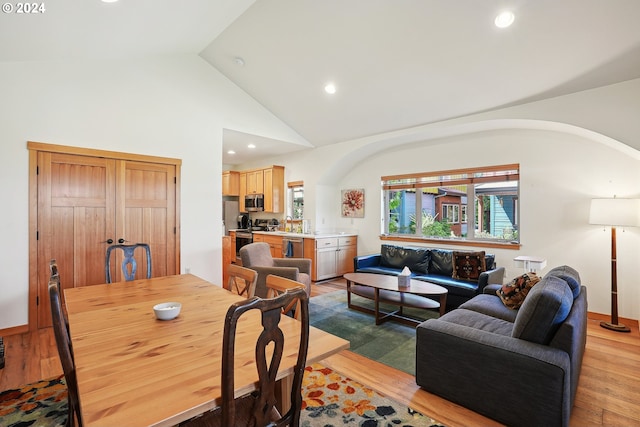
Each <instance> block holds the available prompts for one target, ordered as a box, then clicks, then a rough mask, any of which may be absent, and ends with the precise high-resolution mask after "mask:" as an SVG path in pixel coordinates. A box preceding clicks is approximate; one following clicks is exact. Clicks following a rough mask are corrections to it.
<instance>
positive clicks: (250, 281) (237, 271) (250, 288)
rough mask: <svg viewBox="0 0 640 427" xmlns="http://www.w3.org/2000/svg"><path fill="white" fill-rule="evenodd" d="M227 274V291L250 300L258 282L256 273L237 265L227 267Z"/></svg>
mask: <svg viewBox="0 0 640 427" xmlns="http://www.w3.org/2000/svg"><path fill="white" fill-rule="evenodd" d="M227 272H228V274H229V282H228V283H227V288H226V289H227V290H228V291H231V292H234V293H236V294H238V295H240V296H243V297H245V298H251V297H253V296H254V295H255V293H256V282H257V281H258V272H257V271H255V270H251V269H250V268H246V267H242V266H239V265H237V264H229V265H227Z"/></svg>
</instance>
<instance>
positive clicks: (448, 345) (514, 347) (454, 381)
mask: <svg viewBox="0 0 640 427" xmlns="http://www.w3.org/2000/svg"><path fill="white" fill-rule="evenodd" d="M499 287H500V286H498V285H495V286H494V285H491V286H488V287H486V288H485V289H484V293H483V294H482V295H478V296H476V297H474V298H473V299H471V300H469V301H468V302H466V303H464V304H462V305H461V306H460V307H459V308H458V309H456V310H453V311H451V312H449V313H447V314H445V315H444V316H442V317H440V318H439V319H431V320H427V321H425V322H423V323H421V324H420V325H419V326H418V327H417V329H416V337H417V342H416V382H417V384H418V385H419V386H421V387H422V388H424V389H425V390H427V391H429V392H431V393H434V394H437V395H439V396H442V397H444V398H445V399H448V400H451V401H453V402H456V403H458V404H460V405H462V406H464V407H466V408H469V409H471V410H473V411H476V412H478V413H481V414H483V415H485V416H487V417H490V418H493V419H495V420H497V421H499V422H502V423H505V424H507V425H509V426H568V425H569V417H570V415H571V408H572V407H573V403H574V399H575V395H576V389H577V387H578V379H579V377H580V369H581V365H582V358H583V354H584V349H585V344H586V328H587V326H586V325H587V289H586V287H585V286H582V285H581V283H580V276H579V275H578V272H577V271H575V270H574V269H572V268H571V267H568V266H562V267H557V268H554V269H552V270H551V271H549V272H548V273H547V274H546V275H545V276H544V277H543V278H542V280H541V281H540V282H538V283H537V284H535V285H534V286H533V287H532V288H531V290H530V291H529V293H528V294H527V296H526V298H525V299H524V302H523V303H522V306H520V308H519V309H517V310H512V309H510V308H507V307H506V306H505V305H504V304H503V303H502V300H501V299H500V298H499V297H498V296H497V295H496V290H497V289H499Z"/></svg>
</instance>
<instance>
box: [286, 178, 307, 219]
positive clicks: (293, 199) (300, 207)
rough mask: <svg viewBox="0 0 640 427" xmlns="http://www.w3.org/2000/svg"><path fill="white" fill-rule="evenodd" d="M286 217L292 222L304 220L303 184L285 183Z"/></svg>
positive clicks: (296, 182) (300, 182)
mask: <svg viewBox="0 0 640 427" xmlns="http://www.w3.org/2000/svg"><path fill="white" fill-rule="evenodd" d="M287 193H288V194H287V200H288V203H287V215H289V216H290V217H291V218H292V220H294V221H296V220H302V219H303V218H304V182H303V181H293V182H287Z"/></svg>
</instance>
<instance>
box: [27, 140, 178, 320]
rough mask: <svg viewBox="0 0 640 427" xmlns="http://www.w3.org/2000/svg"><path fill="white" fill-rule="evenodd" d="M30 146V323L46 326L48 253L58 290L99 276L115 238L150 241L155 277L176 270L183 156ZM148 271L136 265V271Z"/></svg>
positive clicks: (95, 281) (100, 279)
mask: <svg viewBox="0 0 640 427" xmlns="http://www.w3.org/2000/svg"><path fill="white" fill-rule="evenodd" d="M28 148H29V149H30V150H32V151H31V153H32V154H30V171H31V173H32V175H31V176H34V177H35V180H34V181H33V182H35V185H33V182H30V190H29V195H30V196H29V197H30V208H29V217H30V218H29V221H30V224H33V225H34V229H35V230H33V232H32V231H30V242H31V243H30V251H29V252H30V263H29V276H30V280H29V327H30V329H33V328H35V327H37V328H43V327H47V326H51V314H50V308H49V306H50V304H49V293H48V288H47V287H48V283H49V261H50V260H51V259H52V258H55V259H56V260H57V262H58V267H59V270H60V277H61V286H62V288H63V289H65V288H70V287H79V286H87V285H95V284H101V283H104V282H105V281H106V278H105V255H106V250H107V247H108V246H109V245H110V244H117V243H119V240H120V239H122V240H123V241H124V242H125V243H138V242H140V243H148V244H149V245H150V247H151V258H152V266H153V268H152V276H153V277H158V276H165V275H172V274H177V273H178V272H179V271H180V234H179V222H180V217H179V207H178V203H179V193H178V188H179V187H178V186H179V182H180V181H179V176H180V164H181V162H180V160H177V159H169V158H163V157H149V156H142V155H137V154H127V153H117V152H108V151H100V150H90V149H83V148H76V147H63V146H56V145H49V144H42V143H35V142H30V143H28ZM109 240H111V243H107V241H109ZM116 254H117V255H116V258H115V259H114V260H112V268H113V270H112V277H113V278H114V280H116V281H119V280H123V278H122V272H121V270H120V267H119V266H120V264H121V262H122V255H121V254H120V253H119V251H116ZM136 256H138V254H137V253H136ZM114 261H115V262H114ZM145 261H146V260H144V259H143V260H141V262H140V264H141V265H142V264H143V262H145ZM145 266H146V264H145ZM145 273H146V267H142V266H140V267H139V269H138V275H137V277H136V278H144V275H145ZM62 294H63V295H64V292H63V293H62Z"/></svg>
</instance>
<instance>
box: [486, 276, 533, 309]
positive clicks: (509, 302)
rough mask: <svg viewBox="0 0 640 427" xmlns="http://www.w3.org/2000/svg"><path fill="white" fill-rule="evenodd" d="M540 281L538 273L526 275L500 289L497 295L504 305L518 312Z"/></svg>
mask: <svg viewBox="0 0 640 427" xmlns="http://www.w3.org/2000/svg"><path fill="white" fill-rule="evenodd" d="M539 281H540V278H539V277H538V275H537V274H536V273H533V272H530V273H525V274H523V275H522V276H518V277H516V278H515V279H513V280H512V281H511V282H509V283H507V284H506V285H504V286H502V287H501V288H500V289H498V290H497V291H496V295H498V296H499V297H500V299H501V300H502V302H503V304H504V305H506V306H507V307H509V308H510V309H512V310H517V309H519V308H520V306H521V305H522V303H523V302H524V298H525V297H526V296H527V294H528V293H529V290H531V288H532V287H533V285H535V284H536V283H538V282H539Z"/></svg>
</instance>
